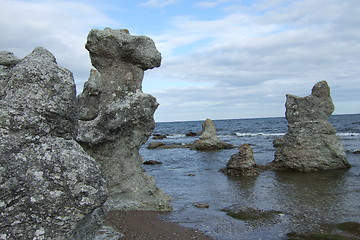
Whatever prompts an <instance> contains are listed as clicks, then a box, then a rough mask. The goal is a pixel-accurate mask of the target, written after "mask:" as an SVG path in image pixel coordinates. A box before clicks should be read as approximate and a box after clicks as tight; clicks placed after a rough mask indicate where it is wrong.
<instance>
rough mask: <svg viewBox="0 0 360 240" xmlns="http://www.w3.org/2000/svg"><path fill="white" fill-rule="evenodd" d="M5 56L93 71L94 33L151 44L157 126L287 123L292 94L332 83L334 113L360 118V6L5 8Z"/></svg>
mask: <svg viewBox="0 0 360 240" xmlns="http://www.w3.org/2000/svg"><path fill="white" fill-rule="evenodd" d="M0 16H1V17H0V32H1V37H0V51H11V52H13V53H14V54H15V55H16V56H17V57H19V58H22V57H24V56H26V55H28V54H30V53H31V51H32V50H33V49H34V48H35V47H38V46H41V47H45V48H46V49H48V50H49V51H51V52H52V53H53V54H54V55H55V57H56V59H57V62H58V64H59V65H61V66H63V67H65V68H67V69H69V70H70V71H72V72H73V74H74V79H75V83H76V86H77V92H78V93H81V91H82V88H83V85H84V82H85V81H86V80H87V79H88V76H89V72H90V69H91V68H92V66H91V63H90V58H89V55H88V52H87V50H86V49H85V47H84V46H85V43H86V38H87V34H88V33H89V31H90V30H91V29H104V28H105V27H110V28H113V29H128V30H129V31H130V33H131V34H132V35H145V36H149V37H150V38H152V39H153V40H154V41H155V44H156V47H157V49H158V50H159V51H160V52H161V54H162V64H161V66H160V67H159V68H155V69H150V70H147V71H146V72H145V77H144V80H143V89H142V90H143V92H145V93H149V94H151V95H153V96H154V97H156V98H157V100H158V102H159V103H160V106H159V107H158V109H157V110H156V112H155V120H156V121H162V122H164V121H190V120H204V119H206V118H210V119H236V118H258V117H282V116H284V114H285V107H284V104H285V100H286V97H285V96H286V94H293V95H297V96H301V97H304V96H307V95H309V94H310V93H311V89H312V87H313V85H315V84H316V83H317V82H318V81H321V80H326V81H327V82H328V84H329V86H330V88H331V96H332V98H333V101H334V105H335V112H334V114H349V113H350V114H351V113H360V94H359V93H360V28H359V26H360V1H359V0H203V1H191V0H103V1H95V0H71V1H59V0H48V1H44V0H27V1H25V0H22V1H21V0H0Z"/></svg>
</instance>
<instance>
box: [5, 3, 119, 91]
mask: <svg viewBox="0 0 360 240" xmlns="http://www.w3.org/2000/svg"><path fill="white" fill-rule="evenodd" d="M0 15H1V18H0V28H1V29H2V30H1V31H2V36H1V38H0V47H1V50H7V51H12V52H14V54H15V55H16V56H18V57H24V56H25V55H28V54H30V53H31V51H32V50H33V49H34V48H35V47H38V46H41V47H45V48H46V49H48V50H49V51H51V52H52V53H53V54H54V55H55V57H56V58H57V60H58V63H59V64H60V65H61V66H63V67H66V68H68V69H69V70H70V71H72V72H73V73H74V77H75V80H76V82H77V85H78V88H79V89H81V88H82V85H83V82H84V81H85V80H86V79H87V78H88V74H89V70H90V68H91V64H90V58H89V56H88V52H87V51H86V49H85V47H84V46H85V42H86V36H87V34H88V32H89V31H90V30H91V28H94V27H98V26H101V25H104V26H106V25H110V24H114V21H112V20H111V19H110V18H108V17H107V16H105V15H104V14H103V13H102V12H101V11H99V10H98V9H97V8H96V7H95V6H90V5H87V4H85V3H79V2H72V1H69V2H67V1H18V0H12V1H6V0H1V1H0Z"/></svg>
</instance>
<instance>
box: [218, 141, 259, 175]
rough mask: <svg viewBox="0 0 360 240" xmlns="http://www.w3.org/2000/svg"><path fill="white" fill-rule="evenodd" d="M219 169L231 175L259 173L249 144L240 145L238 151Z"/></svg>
mask: <svg viewBox="0 0 360 240" xmlns="http://www.w3.org/2000/svg"><path fill="white" fill-rule="evenodd" d="M220 171H221V172H223V173H225V174H227V175H231V176H256V175H258V174H259V173H260V171H259V169H258V167H257V165H256V162H255V159H254V152H253V150H252V148H251V146H250V145H249V144H243V145H241V146H240V148H239V152H238V153H236V154H233V155H232V156H231V158H230V160H229V161H228V163H227V164H226V167H225V168H222V169H221V170H220Z"/></svg>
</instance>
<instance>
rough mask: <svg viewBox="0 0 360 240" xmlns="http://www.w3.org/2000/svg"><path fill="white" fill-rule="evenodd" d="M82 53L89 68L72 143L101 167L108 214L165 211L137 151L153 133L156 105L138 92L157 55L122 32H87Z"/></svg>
mask: <svg viewBox="0 0 360 240" xmlns="http://www.w3.org/2000/svg"><path fill="white" fill-rule="evenodd" d="M86 49H87V50H88V51H89V53H90V58H91V62H92V64H93V66H94V67H95V68H96V69H97V70H92V71H91V74H90V78H89V80H88V82H87V83H85V86H84V91H83V93H82V94H80V95H79V97H78V105H79V108H80V116H79V119H80V121H79V131H78V136H77V140H78V142H79V143H80V144H81V145H82V146H83V147H84V149H85V150H86V152H88V153H89V154H90V155H91V156H92V157H93V158H95V159H96V160H97V161H98V162H99V163H100V165H101V169H102V172H103V174H104V175H105V177H106V180H107V185H108V190H109V197H108V199H107V201H106V203H105V207H106V209H109V210H170V209H171V206H170V204H169V197H168V196H167V195H165V194H164V193H163V192H162V191H160V190H159V189H158V188H157V187H156V185H155V181H154V179H153V178H152V177H150V176H149V175H147V174H146V173H144V172H143V170H142V164H143V159H142V158H141V156H140V154H139V149H140V147H141V145H142V144H144V143H145V142H146V141H147V139H148V138H149V136H150V134H151V132H152V130H153V129H154V127H155V121H154V118H153V115H154V112H155V110H156V108H157V106H158V103H157V101H156V99H155V98H154V97H153V96H151V95H149V94H145V93H143V92H142V91H141V87H142V80H143V76H144V71H145V70H147V69H151V68H155V67H159V66H160V63H161V54H160V53H159V52H158V51H157V49H156V47H155V43H154V42H153V41H152V40H151V39H150V38H148V37H146V36H132V35H130V34H129V32H128V31H127V30H112V29H110V28H105V29H104V30H91V32H90V33H89V35H88V39H87V43H86Z"/></svg>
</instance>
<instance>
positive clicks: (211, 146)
mask: <svg viewBox="0 0 360 240" xmlns="http://www.w3.org/2000/svg"><path fill="white" fill-rule="evenodd" d="M232 147H233V146H232V145H231V144H228V143H226V142H224V141H222V140H220V139H219V138H218V137H217V135H216V128H215V125H214V122H213V121H212V120H211V119H206V121H205V122H203V123H202V130H201V133H200V136H199V140H197V141H195V142H194V143H193V144H192V148H193V149H196V150H218V149H230V148H232Z"/></svg>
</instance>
